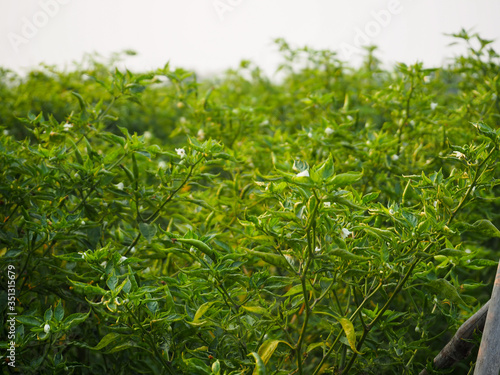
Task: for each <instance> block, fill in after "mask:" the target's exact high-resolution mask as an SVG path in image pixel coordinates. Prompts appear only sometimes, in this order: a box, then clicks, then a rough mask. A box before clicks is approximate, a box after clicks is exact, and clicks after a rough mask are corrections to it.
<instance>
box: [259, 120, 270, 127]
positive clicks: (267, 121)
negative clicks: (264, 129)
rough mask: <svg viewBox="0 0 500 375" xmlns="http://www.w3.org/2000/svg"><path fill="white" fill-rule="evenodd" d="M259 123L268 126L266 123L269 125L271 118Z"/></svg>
mask: <svg viewBox="0 0 500 375" xmlns="http://www.w3.org/2000/svg"><path fill="white" fill-rule="evenodd" d="M259 125H260V126H266V125H269V120H264V121H262V122H261V123H260V124H259Z"/></svg>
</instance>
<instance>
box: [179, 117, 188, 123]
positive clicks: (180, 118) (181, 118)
mask: <svg viewBox="0 0 500 375" xmlns="http://www.w3.org/2000/svg"><path fill="white" fill-rule="evenodd" d="M179 122H180V123H181V124H185V123H186V122H187V120H186V118H185V117H179Z"/></svg>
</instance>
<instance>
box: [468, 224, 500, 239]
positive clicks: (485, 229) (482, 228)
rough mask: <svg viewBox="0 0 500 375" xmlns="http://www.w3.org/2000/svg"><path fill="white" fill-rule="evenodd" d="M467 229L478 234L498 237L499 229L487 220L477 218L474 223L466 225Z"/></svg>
mask: <svg viewBox="0 0 500 375" xmlns="http://www.w3.org/2000/svg"><path fill="white" fill-rule="evenodd" d="M467 231H469V232H474V233H477V234H480V235H482V236H485V237H487V238H492V237H500V231H499V230H498V229H497V227H496V226H495V225H494V224H493V223H492V222H491V221H489V220H478V221H476V222H475V223H474V224H472V225H468V226H467Z"/></svg>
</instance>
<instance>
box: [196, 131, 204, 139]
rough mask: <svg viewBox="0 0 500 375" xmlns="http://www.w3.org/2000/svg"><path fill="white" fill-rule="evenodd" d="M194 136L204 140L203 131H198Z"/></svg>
mask: <svg viewBox="0 0 500 375" xmlns="http://www.w3.org/2000/svg"><path fill="white" fill-rule="evenodd" d="M196 136H197V137H198V138H200V139H201V140H203V139H205V132H204V131H203V129H200V130H198V133H196Z"/></svg>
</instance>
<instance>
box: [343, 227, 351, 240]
mask: <svg viewBox="0 0 500 375" xmlns="http://www.w3.org/2000/svg"><path fill="white" fill-rule="evenodd" d="M351 234H352V232H351V231H350V230H349V229H347V228H342V233H341V234H340V236H341V237H342V239H344V240H345V239H346V238H347V237H349V235H351Z"/></svg>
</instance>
